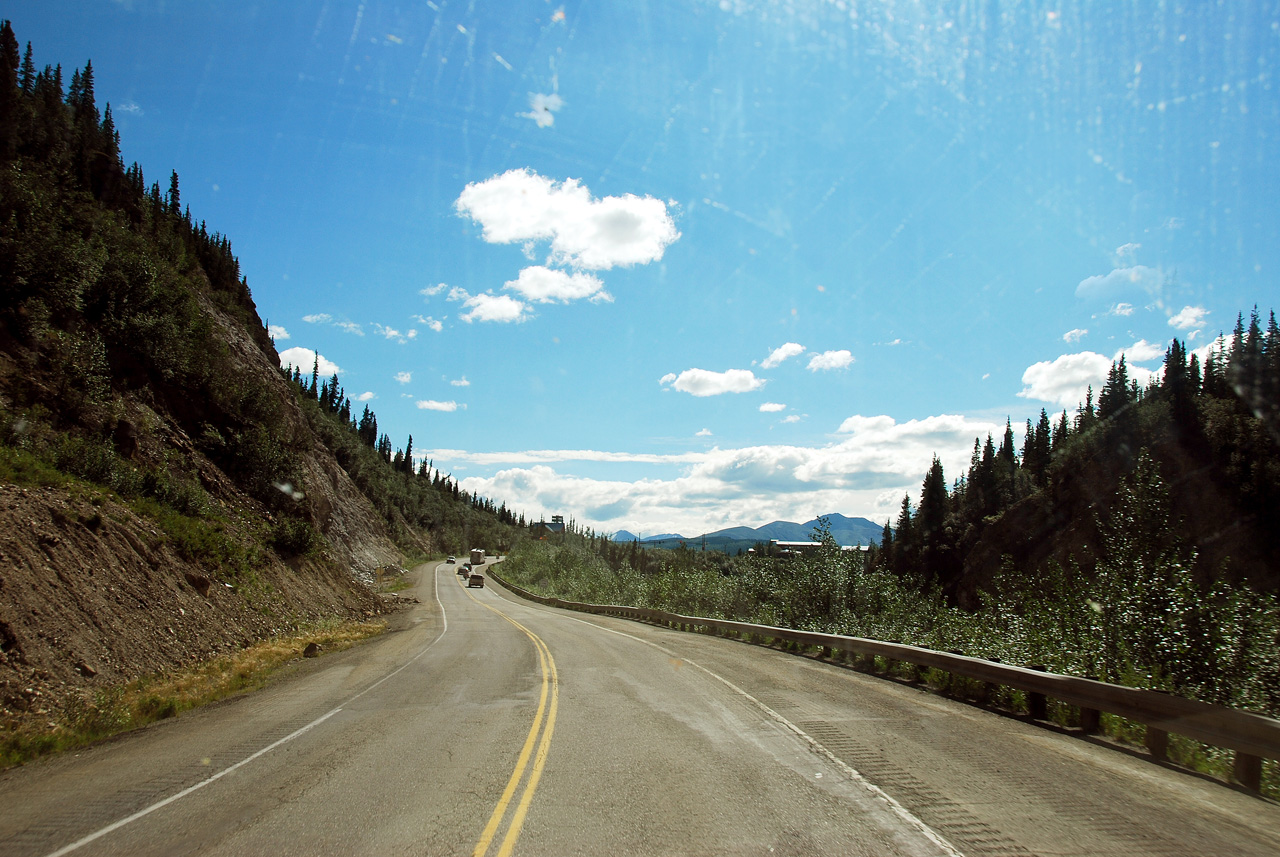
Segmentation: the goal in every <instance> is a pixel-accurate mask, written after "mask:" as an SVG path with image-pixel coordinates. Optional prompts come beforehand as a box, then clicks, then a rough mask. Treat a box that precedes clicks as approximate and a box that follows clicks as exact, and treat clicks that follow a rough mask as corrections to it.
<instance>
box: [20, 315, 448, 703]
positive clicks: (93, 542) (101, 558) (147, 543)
mask: <svg viewBox="0 0 1280 857" xmlns="http://www.w3.org/2000/svg"><path fill="white" fill-rule="evenodd" d="M201 304H202V308H203V310H204V311H205V312H206V313H207V317H208V319H209V320H210V321H211V322H212V324H213V325H214V326H215V329H216V336H217V338H218V339H219V340H220V341H222V342H224V343H225V345H226V348H227V352H228V357H229V359H228V360H227V361H226V362H225V363H224V364H223V365H225V366H227V367H228V368H229V369H230V370H231V371H233V372H234V373H236V375H237V380H238V381H239V382H243V383H244V384H245V385H246V386H247V387H252V386H256V387H257V389H259V390H266V391H268V392H267V395H268V396H269V397H270V399H271V402H270V405H271V407H272V408H274V409H277V410H278V413H279V415H280V417H281V419H279V420H278V421H277V423H278V426H279V428H277V432H278V433H279V434H280V435H281V436H280V437H279V438H278V439H279V440H280V441H281V442H282V443H283V444H284V445H285V446H287V447H288V448H289V449H291V450H292V451H293V453H294V456H295V461H296V462H297V467H298V470H299V471H300V476H301V480H300V481H301V485H300V486H287V487H288V489H289V490H290V491H291V492H295V493H293V496H296V497H298V499H297V500H296V501H294V502H296V503H298V504H300V506H301V507H302V508H301V509H300V511H301V512H302V515H301V517H302V518H303V519H305V520H307V521H309V522H310V523H312V524H313V526H314V527H315V529H316V530H317V531H318V532H319V533H320V534H321V535H322V536H323V539H324V544H323V545H322V546H321V547H320V548H319V549H318V550H312V551H310V552H307V553H305V554H304V555H302V556H296V557H292V558H289V559H282V558H281V557H280V556H279V555H277V553H276V552H274V551H272V550H270V549H268V548H266V547H265V543H264V541H263V539H262V533H263V532H265V531H267V530H269V528H270V527H271V526H272V524H273V521H274V520H275V518H274V517H273V514H272V511H271V510H270V509H268V508H267V507H266V506H264V504H263V503H261V502H259V501H258V500H255V499H254V498H253V497H251V496H249V495H248V494H247V493H246V492H245V491H244V490H243V489H242V488H241V487H240V484H239V482H238V481H237V480H236V479H235V478H233V477H232V476H230V475H228V474H227V473H226V472H224V471H223V470H221V469H220V468H219V467H218V466H217V465H216V464H215V463H214V462H213V461H212V460H210V458H209V457H207V456H206V455H205V454H204V453H203V452H202V451H201V449H202V446H203V445H202V444H201V443H200V442H198V439H195V438H192V437H191V433H190V431H189V430H188V428H184V425H183V422H182V420H180V419H178V418H176V417H175V415H174V414H173V412H172V409H171V408H169V407H168V406H167V403H166V401H165V396H164V395H163V394H157V393H156V392H155V391H154V390H152V389H150V388H142V389H138V390H134V391H132V392H128V393H125V394H123V395H121V396H119V397H117V398H116V399H115V400H114V402H113V403H112V406H111V407H112V410H111V413H110V415H107V414H106V413H105V412H104V414H103V415H102V416H101V417H100V418H99V419H98V425H97V427H96V431H97V432H98V433H99V434H107V433H109V432H110V433H111V434H113V435H119V434H120V433H121V432H120V431H119V429H118V426H119V425H120V424H121V423H123V424H125V425H127V426H128V429H127V431H126V432H125V433H124V434H125V435H126V436H125V437H124V438H123V439H122V438H120V437H116V444H115V445H116V447H117V448H118V449H119V448H120V447H122V446H123V452H124V453H125V454H126V457H127V459H128V460H129V461H130V462H131V463H132V465H134V467H135V470H137V471H138V472H144V471H146V472H150V473H155V472H158V471H161V470H164V471H165V472H169V473H172V474H174V478H175V479H177V480H187V481H189V482H190V483H191V484H192V485H196V484H198V485H199V487H200V489H202V491H203V496H204V497H205V498H206V503H207V506H208V511H209V514H206V515H204V516H200V517H197V516H188V518H187V520H186V521H185V524H188V525H192V524H194V525H196V530H195V531H194V532H193V533H191V534H190V535H189V536H188V535H178V536H175V535H174V534H173V533H170V532H166V531H165V528H164V527H163V526H162V525H161V524H160V523H159V522H158V521H157V519H156V518H155V517H154V515H146V514H140V513H139V511H138V510H137V504H136V503H135V504H134V505H133V506H131V505H130V504H129V503H128V502H126V501H124V500H123V499H121V498H119V497H117V496H115V495H113V494H112V493H111V492H109V491H107V490H103V489H99V488H98V487H96V486H93V485H89V484H86V483H79V482H72V483H70V484H66V485H57V486H45V487H19V486H18V485H13V484H7V485H0V717H4V718H6V719H8V718H19V719H30V718H39V717H42V716H44V715H45V714H46V713H49V712H52V711H55V710H56V709H58V708H59V707H61V705H62V704H63V703H64V702H65V700H67V699H68V698H70V697H71V696H73V695H75V694H79V693H83V692H84V691H85V690H86V689H91V688H100V687H107V686H110V685H113V684H118V683H123V682H127V681H129V680H132V679H134V678H137V677H141V676H144V675H148V674H153V673H159V672H164V671H166V670H170V669H173V668H177V667H181V666H184V665H191V664H193V663H195V662H199V661H202V660H205V659H207V658H210V657H213V656H216V655H218V654H220V653H223V652H227V651H230V650H233V649H235V648H238V647H241V646H245V645H248V644H249V643H251V642H254V641H257V640H260V639H264V638H267V637H271V636H273V635H276V634H280V633H284V632H286V631H287V630H289V629H291V628H294V627H296V626H298V625H300V624H304V623H307V622H313V621H317V620H321V619H326V618H332V617H340V618H367V617H371V616H374V615H376V614H378V613H381V612H384V610H385V609H386V608H385V607H384V603H383V601H382V599H381V598H379V596H378V595H377V594H376V593H375V592H374V591H373V590H372V588H371V586H370V584H371V582H372V578H373V573H374V570H375V569H376V568H378V567H379V566H386V565H395V564H399V563H400V562H401V561H402V559H403V556H402V554H401V552H400V550H399V549H398V548H397V546H396V545H395V544H394V543H393V542H392V541H391V539H390V537H389V536H388V533H387V527H386V523H385V522H384V520H383V518H382V517H381V516H380V515H379V514H378V513H377V511H376V510H375V509H374V508H373V507H372V506H371V505H370V503H369V502H368V500H367V499H366V498H365V497H364V496H363V495H362V494H361V493H360V491H359V490H358V489H357V488H356V486H355V485H354V484H352V482H351V480H350V479H349V478H348V477H347V474H346V472H345V471H344V470H343V469H342V467H341V466H339V464H338V462H337V461H336V460H335V459H334V457H333V455H332V454H331V453H330V452H329V450H328V449H327V448H326V447H325V446H324V445H323V444H321V443H320V442H319V441H318V440H317V439H316V438H315V436H314V435H313V433H312V432H311V430H310V429H309V427H308V424H307V421H306V418H305V417H304V415H303V414H302V412H301V408H300V406H299V404H298V402H297V400H296V398H295V396H294V394H293V391H292V390H291V389H290V387H289V384H288V382H287V381H285V379H284V378H283V377H282V376H281V375H280V373H279V371H278V370H277V369H276V367H275V366H274V365H273V361H274V360H275V359H277V358H276V355H275V353H274V349H273V348H271V347H270V346H269V345H267V346H266V347H264V346H263V345H260V344H259V343H258V342H255V341H254V339H253V337H252V336H251V335H250V334H249V332H247V331H246V330H245V328H244V327H243V326H242V325H241V324H239V323H238V322H237V321H236V320H234V319H232V318H231V317H229V316H228V315H227V314H225V313H224V312H222V311H221V310H220V309H219V308H218V307H216V306H215V305H214V304H213V303H212V302H211V301H209V300H207V299H202V300H201ZM9 351H10V353H9V354H8V355H2V356H5V357H6V358H7V359H6V360H5V361H4V362H5V363H7V364H8V365H7V367H0V368H7V369H8V371H3V372H0V405H2V406H4V407H5V408H6V409H9V408H11V406H12V401H13V400H12V397H11V396H9V395H8V394H7V393H8V391H7V389H6V383H5V382H6V380H14V373H16V372H19V371H21V367H22V365H23V363H24V355H22V354H21V353H15V352H14V349H13V347H12V346H11V347H10V349H9ZM24 380H25V382H27V386H26V387H25V392H24V393H23V396H24V397H25V398H27V399H28V400H29V399H30V390H31V389H33V387H32V385H31V384H30V381H31V379H30V378H27V379H24ZM34 389H39V384H38V383H37V384H35V386H34ZM90 422H91V423H92V421H90ZM23 424H24V422H23V420H21V419H18V420H16V421H15V422H14V423H13V426H15V427H18V428H20V427H21V426H22V425H23ZM113 426H116V427H117V428H113ZM88 429H89V431H90V433H92V432H93V431H94V426H93V425H92V424H91V425H90V426H88ZM11 430H16V429H11ZM281 487H282V488H285V487H286V486H281ZM299 491H301V496H299V494H298V493H296V492H299ZM143 511H145V510H143ZM202 540H203V542H202ZM210 541H211V543H212V547H210V545H209V544H208V543H209V542H210ZM417 547H420V548H424V549H425V548H426V547H427V545H425V544H423V545H418V546H417Z"/></svg>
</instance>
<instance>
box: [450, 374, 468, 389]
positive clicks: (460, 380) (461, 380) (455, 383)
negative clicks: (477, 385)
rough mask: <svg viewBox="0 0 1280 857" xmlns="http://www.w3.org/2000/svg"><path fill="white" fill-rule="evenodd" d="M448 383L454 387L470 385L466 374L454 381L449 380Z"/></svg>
mask: <svg viewBox="0 0 1280 857" xmlns="http://www.w3.org/2000/svg"><path fill="white" fill-rule="evenodd" d="M449 383H450V384H451V385H453V386H454V387H470V386H471V382H470V381H468V380H467V376H466V375H463V376H462V377H461V378H458V379H457V380H456V381H450V382H449Z"/></svg>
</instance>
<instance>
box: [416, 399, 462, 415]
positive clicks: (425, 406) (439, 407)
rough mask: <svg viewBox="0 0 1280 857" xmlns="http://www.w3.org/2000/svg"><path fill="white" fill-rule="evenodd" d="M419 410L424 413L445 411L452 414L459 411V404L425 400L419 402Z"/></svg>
mask: <svg viewBox="0 0 1280 857" xmlns="http://www.w3.org/2000/svg"><path fill="white" fill-rule="evenodd" d="M417 405H418V409H419V410H422V411H444V412H446V413H452V412H453V411H456V410H457V409H458V403H457V402H452V401H450V402H437V401H436V400H435V399H423V400H420V401H418V402H417Z"/></svg>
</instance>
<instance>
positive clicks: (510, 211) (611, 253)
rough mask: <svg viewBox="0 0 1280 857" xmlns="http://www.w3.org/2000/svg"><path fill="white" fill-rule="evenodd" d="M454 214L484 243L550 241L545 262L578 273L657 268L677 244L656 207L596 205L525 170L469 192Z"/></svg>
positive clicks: (640, 201) (648, 201)
mask: <svg viewBox="0 0 1280 857" xmlns="http://www.w3.org/2000/svg"><path fill="white" fill-rule="evenodd" d="M454 207H455V208H456V209H457V211H458V213H459V214H461V215H463V216H466V217H469V218H471V219H472V220H473V221H475V222H476V223H479V224H480V225H481V226H482V227H483V233H482V234H483V236H484V240H486V241H488V242H489V243H491V244H525V243H527V242H540V241H550V243H551V254H550V261H551V262H552V263H553V264H556V265H567V266H569V267H573V268H578V269H586V270H608V269H610V268H614V267H617V266H629V265H636V264H644V263H647V262H653V261H657V260H658V259H661V258H662V255H663V253H664V252H665V251H666V248H667V246H668V245H669V244H671V243H672V242H673V241H675V240H676V239H677V238H679V237H680V233H679V232H678V231H676V227H675V221H674V220H672V218H671V215H670V213H669V212H668V211H667V205H666V203H664V202H663V201H662V200H659V199H654V198H653V197H650V196H645V197H639V196H635V195H634V194H624V195H623V196H606V197H604V198H602V199H595V198H593V197H592V196H591V193H590V191H589V190H588V189H587V188H586V186H585V185H583V184H582V183H581V182H579V181H578V180H577V179H566V180H565V181H564V182H556V181H554V180H552V179H549V178H546V177H544V176H540V175H538V174H537V173H535V172H533V171H532V170H528V169H524V170H509V171H507V172H505V173H502V174H501V175H497V176H493V177H492V178H489V179H486V180H484V181H482V182H473V183H471V184H469V185H467V186H466V187H465V188H464V189H463V191H462V193H461V194H460V195H459V196H458V199H457V201H456V202H455V203H454Z"/></svg>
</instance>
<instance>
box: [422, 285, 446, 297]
mask: <svg viewBox="0 0 1280 857" xmlns="http://www.w3.org/2000/svg"><path fill="white" fill-rule="evenodd" d="M447 288H449V284H448V283H436V284H435V285H434V286H427V287H425V288H421V289H418V294H420V295H422V296H423V297H424V298H429V297H433V296H435V295H438V294H440V293H441V292H443V291H444V290H445V289H447Z"/></svg>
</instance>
